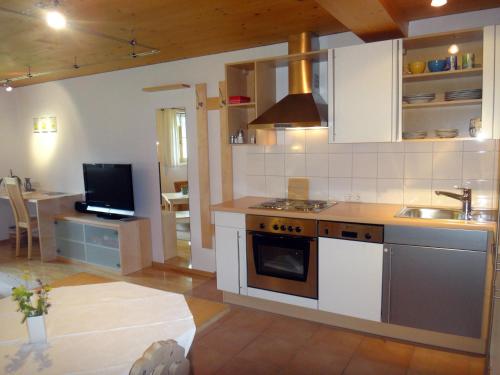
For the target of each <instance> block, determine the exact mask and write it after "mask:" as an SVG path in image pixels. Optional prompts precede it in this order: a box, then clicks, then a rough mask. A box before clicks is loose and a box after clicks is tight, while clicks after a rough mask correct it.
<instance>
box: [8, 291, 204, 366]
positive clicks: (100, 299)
mask: <svg viewBox="0 0 500 375" xmlns="http://www.w3.org/2000/svg"><path fill="white" fill-rule="evenodd" d="M50 302H51V305H52V306H51V307H50V309H49V313H48V314H47V315H46V316H45V322H46V326H47V340H48V342H47V343H46V344H43V343H41V344H29V343H28V337H27V336H28V335H27V329H26V325H25V324H21V323H20V322H21V313H19V312H16V304H15V302H14V301H12V299H10V298H4V299H1V300H0V321H1V322H2V329H0V373H2V374H38V375H57V374H98V373H99V374H108V375H113V374H116V375H128V373H129V371H130V368H131V367H132V364H133V363H134V361H135V360H136V359H138V358H139V357H141V356H142V354H143V352H144V351H145V350H146V349H147V348H148V347H149V345H151V344H152V343H153V342H155V341H160V340H168V339H174V340H176V341H177V342H178V344H179V345H181V346H182V347H183V348H184V349H185V353H188V352H189V349H190V347H191V344H192V342H193V339H194V335H195V332H196V327H195V324H194V320H193V315H192V314H191V311H189V307H188V305H187V303H186V298H185V297H184V296H183V295H182V294H176V293H171V292H165V291H162V290H158V289H152V288H146V287H143V286H139V285H134V284H130V283H126V282H113V283H104V284H93V285H80V286H67V287H60V288H54V289H53V290H52V291H51V292H50Z"/></svg>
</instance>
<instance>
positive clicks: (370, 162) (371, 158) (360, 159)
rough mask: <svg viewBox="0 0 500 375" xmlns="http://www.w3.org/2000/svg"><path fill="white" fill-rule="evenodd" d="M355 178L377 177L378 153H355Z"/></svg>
mask: <svg viewBox="0 0 500 375" xmlns="http://www.w3.org/2000/svg"><path fill="white" fill-rule="evenodd" d="M352 175H353V177H363V178H369V177H372V178H374V177H377V154H376V153H372V152H370V153H365V152H363V153H354V154H353V159H352Z"/></svg>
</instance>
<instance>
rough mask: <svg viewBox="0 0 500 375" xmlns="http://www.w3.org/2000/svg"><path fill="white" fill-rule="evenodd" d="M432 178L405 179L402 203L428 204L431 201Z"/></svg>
mask: <svg viewBox="0 0 500 375" xmlns="http://www.w3.org/2000/svg"><path fill="white" fill-rule="evenodd" d="M431 189H432V180H430V179H429V180H411V179H410V180H405V181H404V204H408V205H410V204H418V205H429V204H432V201H431Z"/></svg>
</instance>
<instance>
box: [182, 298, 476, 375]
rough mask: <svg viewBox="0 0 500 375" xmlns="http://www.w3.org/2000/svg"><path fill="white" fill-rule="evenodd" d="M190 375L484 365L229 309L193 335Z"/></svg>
mask: <svg viewBox="0 0 500 375" xmlns="http://www.w3.org/2000/svg"><path fill="white" fill-rule="evenodd" d="M190 359H191V363H192V366H193V372H194V374H197V375H198V374H301V375H305V374H332V375H334V374H345V375H365V374H366V375H392V374H394V375H399V374H401V375H441V374H442V375H481V374H483V373H484V364H485V360H484V358H482V357H479V356H468V355H464V354H458V353H450V352H445V351H441V350H435V349H429V348H425V347H421V346H414V345H409V344H404V343H399V342H396V341H392V340H385V339H382V338H378V337H373V336H367V335H362V334H358V333H355V332H350V331H346V330H342V329H338V328H333V327H330V326H326V325H323V324H317V323H312V322H308V321H304V320H299V319H293V318H288V317H284V316H280V315H276V314H270V313H266V312H261V311H256V310H252V309H245V308H241V307H236V306H233V308H232V309H231V312H230V313H229V314H227V315H226V316H225V317H223V318H222V319H221V320H219V321H218V322H216V323H215V324H213V325H212V326H210V327H209V328H208V329H207V330H206V331H205V332H203V333H201V334H200V335H197V336H196V338H195V342H194V345H193V348H192V351H191V354H190Z"/></svg>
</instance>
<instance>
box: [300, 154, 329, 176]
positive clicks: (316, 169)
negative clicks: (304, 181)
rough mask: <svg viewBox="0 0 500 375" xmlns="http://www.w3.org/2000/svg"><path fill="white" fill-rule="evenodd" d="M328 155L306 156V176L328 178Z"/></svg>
mask: <svg viewBox="0 0 500 375" xmlns="http://www.w3.org/2000/svg"><path fill="white" fill-rule="evenodd" d="M328 172H329V171H328V154H306V176H308V177H328Z"/></svg>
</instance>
